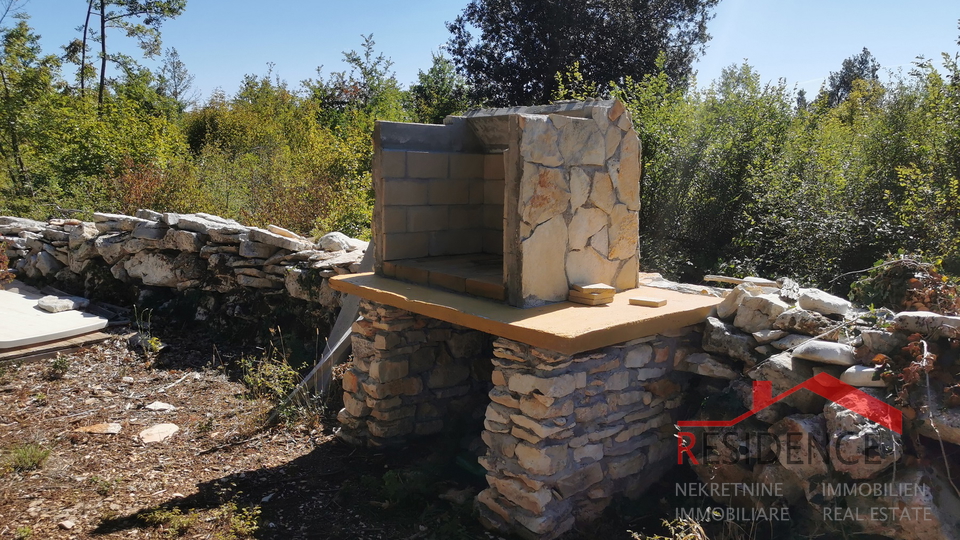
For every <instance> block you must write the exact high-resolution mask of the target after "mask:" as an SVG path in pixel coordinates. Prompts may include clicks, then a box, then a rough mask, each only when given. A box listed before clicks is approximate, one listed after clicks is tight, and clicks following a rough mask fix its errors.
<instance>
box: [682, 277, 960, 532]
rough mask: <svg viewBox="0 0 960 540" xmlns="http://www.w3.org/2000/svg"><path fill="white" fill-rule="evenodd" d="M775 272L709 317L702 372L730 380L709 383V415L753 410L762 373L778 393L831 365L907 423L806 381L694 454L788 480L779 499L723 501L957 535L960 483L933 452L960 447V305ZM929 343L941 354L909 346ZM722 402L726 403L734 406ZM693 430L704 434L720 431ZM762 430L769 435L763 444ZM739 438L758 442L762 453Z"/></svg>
mask: <svg viewBox="0 0 960 540" xmlns="http://www.w3.org/2000/svg"><path fill="white" fill-rule="evenodd" d="M764 281H765V280H756V281H754V282H748V283H744V284H741V285H739V286H737V287H736V288H735V289H733V290H732V291H730V292H729V294H728V295H727V296H726V298H725V299H724V301H723V302H722V303H721V304H719V305H718V306H717V309H716V316H715V317H710V318H708V319H707V321H706V325H705V329H704V335H703V342H702V345H703V349H704V350H706V351H708V352H709V353H710V354H708V355H704V357H705V359H709V360H708V361H706V362H699V363H698V365H695V366H691V368H693V369H690V371H693V372H696V373H700V374H702V375H707V376H710V377H714V378H718V379H727V380H728V381H724V382H723V383H719V382H717V383H712V384H705V385H701V386H700V387H699V388H698V392H699V393H701V394H702V396H703V398H702V399H703V400H704V403H705V406H704V408H703V410H702V411H701V413H700V415H699V419H701V420H706V419H710V420H715V419H723V420H730V419H732V418H735V417H737V416H738V415H739V414H741V413H743V412H746V411H748V410H752V409H753V408H754V403H753V399H754V391H753V390H754V387H753V385H754V383H755V382H760V383H764V384H765V383H769V384H770V386H771V388H772V395H773V396H774V397H776V396H778V395H780V394H782V393H784V392H787V391H789V390H791V389H793V388H794V387H795V386H797V385H799V384H802V383H805V382H807V381H808V380H810V379H811V378H813V377H814V376H816V375H817V374H820V373H828V374H830V375H833V376H834V377H836V378H838V379H840V381H842V382H844V383H847V384H848V385H850V386H853V387H856V388H857V389H858V390H859V391H860V392H863V393H864V394H866V395H868V396H870V397H872V398H874V399H876V400H879V401H880V402H885V403H886V404H888V405H890V406H892V407H894V408H893V410H894V411H896V410H897V408H899V410H900V413H895V414H896V416H900V415H901V413H902V422H903V430H904V432H903V434H902V435H901V434H899V433H896V432H894V431H893V430H891V429H889V428H888V427H885V426H884V425H881V424H878V423H877V422H875V421H872V420H870V419H868V418H865V417H864V416H861V415H860V414H858V413H857V412H855V411H853V410H849V409H848V408H846V407H845V406H843V405H841V404H839V403H834V402H833V401H828V400H826V399H825V398H824V397H821V396H820V395H818V394H816V393H813V392H810V391H808V390H801V391H799V392H796V393H794V394H792V395H790V396H789V397H787V398H785V399H783V400H782V401H778V402H776V403H774V404H773V405H771V406H768V407H766V408H763V409H761V410H759V411H757V412H756V414H753V415H752V416H751V417H750V418H748V419H746V420H745V421H743V422H741V423H739V424H737V425H736V426H733V427H729V428H721V429H719V430H713V431H714V433H713V435H712V436H714V437H715V438H714V440H723V441H724V444H723V445H717V446H718V447H720V450H721V452H720V454H719V455H711V456H708V457H709V459H708V460H706V461H703V462H701V463H700V464H699V465H694V467H693V468H694V470H695V471H696V472H697V473H698V474H699V475H700V478H701V481H702V482H703V483H736V484H743V485H760V484H765V485H772V484H776V485H780V486H781V487H782V497H780V498H779V500H774V498H770V497H763V496H756V497H754V496H751V495H745V496H742V497H739V498H738V499H737V500H733V501H731V500H729V499H724V500H717V502H718V503H722V504H730V505H733V506H737V507H741V508H754V507H756V508H771V507H774V506H781V505H783V506H784V507H787V508H789V509H790V511H791V515H794V516H808V519H809V521H810V526H811V528H812V529H817V530H818V532H819V533H821V534H823V533H824V532H834V533H836V534H839V531H840V530H843V529H846V530H850V529H851V528H855V529H859V530H860V532H861V533H862V534H876V535H883V536H886V537H890V538H898V539H911V540H920V539H924V538H958V534H957V531H958V530H960V529H958V524H960V496H958V495H960V494H958V493H957V492H956V491H955V490H954V489H953V488H952V487H950V486H948V483H949V482H948V481H947V478H948V476H949V474H948V471H947V470H946V469H945V468H944V462H943V458H933V457H932V456H933V455H936V454H939V453H940V448H941V444H942V445H943V446H942V448H945V449H946V456H945V457H946V459H949V460H953V458H952V457H950V456H953V455H955V454H956V453H957V451H958V449H960V412H958V411H960V409H958V407H957V403H960V400H957V399H956V398H952V397H951V396H953V395H954V394H956V392H955V391H954V390H952V388H956V387H957V386H956V385H957V382H958V380H957V377H958V375H957V366H958V365H960V364H958V357H957V354H956V351H957V350H958V346H957V344H958V343H960V339H958V338H960V317H955V316H945V315H940V314H936V313H929V312H901V313H893V312H891V311H889V310H886V309H878V310H866V309H861V308H858V307H856V306H854V305H852V304H851V303H850V302H848V301H846V300H844V299H842V298H838V297H836V296H832V295H830V294H827V293H825V292H823V291H820V290H817V289H803V288H800V287H798V286H797V284H796V283H794V282H792V281H791V280H789V279H782V280H779V281H778V282H769V281H766V282H764ZM911 343H912V344H913V345H914V346H913V347H911V346H910V344H911ZM924 348H925V349H924ZM923 350H927V351H929V352H930V353H932V354H936V355H937V357H927V359H926V360H923V359H922V353H921V358H919V359H918V358H917V355H916V354H915V353H914V352H911V351H923ZM912 361H917V362H919V363H918V364H917V365H915V366H911V365H910V364H911V362H912ZM911 369H913V370H915V371H914V372H913V375H912V376H911V375H910V374H909V373H907V372H909V371H910V370H911ZM927 373H929V376H925V374H927ZM846 403H847V404H849V403H852V401H847V402H846ZM716 411H723V416H722V418H717V415H716ZM689 431H691V432H692V433H693V434H694V435H695V436H696V438H697V440H699V441H703V440H704V438H705V437H708V436H711V435H708V434H706V432H705V431H704V430H700V429H693V428H691V429H690V430H689ZM764 437H765V438H764ZM761 438H764V439H763V440H765V441H766V442H767V443H769V444H768V445H767V444H765V445H759V444H757V442H756V441H757V440H760V439H761ZM751 439H752V440H751ZM727 447H729V448H734V449H735V448H745V449H749V452H750V453H749V457H750V458H752V460H746V459H743V457H744V456H742V455H738V454H737V453H736V452H734V453H733V454H730V453H729V452H726V450H725V448H727ZM924 447H926V448H927V449H926V450H925V449H924ZM925 454H926V457H921V456H923V455H925ZM701 457H704V456H703V455H702V454H701ZM918 460H927V462H926V464H925V465H922V464H920V463H919V461H918ZM688 461H689V460H688ZM953 461H954V463H955V460H953ZM954 474H955V473H954ZM904 485H906V486H907V489H904V488H903V486H904ZM835 486H843V488H842V489H836V488H835ZM875 486H883V489H875V488H874V487H875ZM878 508H884V509H898V511H897V513H895V514H894V513H891V512H889V511H885V512H884V513H878V511H877V510H876V509H878ZM848 509H849V510H850V512H851V513H850V514H847V513H846V512H847V511H848ZM854 512H856V514H854ZM847 515H859V516H864V518H863V519H848V518H844V517H843V516H847ZM837 516H840V517H839V518H838V517H837ZM878 516H882V517H878ZM903 516H914V517H907V518H904V517H903ZM918 516H919V517H918Z"/></svg>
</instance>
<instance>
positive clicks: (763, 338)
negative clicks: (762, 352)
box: [753, 330, 790, 345]
mask: <svg viewBox="0 0 960 540" xmlns="http://www.w3.org/2000/svg"><path fill="white" fill-rule="evenodd" d="M788 335H790V334H788V333H787V332H784V331H783V330H760V331H759V332H753V339H755V340H757V343H759V344H760V345H766V344H767V343H772V342H774V341H776V340H778V339H783V338H785V337H787V336H788Z"/></svg>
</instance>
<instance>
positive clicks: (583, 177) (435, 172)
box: [373, 101, 640, 308]
mask: <svg viewBox="0 0 960 540" xmlns="http://www.w3.org/2000/svg"><path fill="white" fill-rule="evenodd" d="M374 137H375V142H376V144H375V153H374V166H373V176H374V190H375V193H376V203H375V209H374V220H373V234H374V238H375V245H376V263H375V268H376V272H377V273H378V274H379V275H384V276H387V277H396V278H399V279H403V280H407V281H412V282H415V283H422V284H428V285H431V286H434V287H440V288H444V289H447V290H452V291H455V292H465V293H467V294H472V295H476V296H480V297H485V298H490V299H494V300H501V301H506V302H507V303H508V304H510V305H512V306H516V307H524V308H526V307H534V306H540V305H544V304H548V303H551V302H560V301H564V300H566V298H567V292H568V290H569V289H570V286H571V285H572V284H586V283H606V284H609V285H613V286H614V287H616V288H617V290H618V291H623V290H627V289H632V288H634V287H636V286H637V274H638V259H637V245H638V233H637V222H638V212H639V209H640V140H639V138H638V137H637V133H636V132H635V131H634V129H633V125H632V123H631V121H630V115H629V113H628V112H627V111H626V110H625V109H624V107H623V105H622V104H621V103H620V102H618V101H592V102H585V103H584V102H571V103H561V104H556V105H548V106H542V107H516V108H512V109H488V110H479V111H472V112H470V113H468V114H467V115H465V116H463V117H450V118H448V119H447V121H446V123H445V125H442V126H427V125H421V124H404V123H394V122H381V123H379V124H378V126H377V130H376V132H375V135H374Z"/></svg>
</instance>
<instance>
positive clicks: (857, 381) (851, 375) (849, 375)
mask: <svg viewBox="0 0 960 540" xmlns="http://www.w3.org/2000/svg"><path fill="white" fill-rule="evenodd" d="M880 373H881V370H879V369H877V368H875V367H867V366H860V365H855V366H850V367H849V368H847V370H846V371H844V372H843V375H840V382H845V383H847V384H849V385H850V386H856V387H874V388H884V387H886V386H887V383H886V382H884V380H883V379H881V378H880Z"/></svg>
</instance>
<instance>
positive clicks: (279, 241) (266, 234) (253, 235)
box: [241, 227, 314, 258]
mask: <svg viewBox="0 0 960 540" xmlns="http://www.w3.org/2000/svg"><path fill="white" fill-rule="evenodd" d="M247 234H248V237H249V239H250V240H251V241H253V242H259V243H261V244H266V245H268V246H273V247H276V248H280V249H288V250H290V251H303V250H307V249H313V248H314V245H313V243H312V242H310V241H308V240H305V239H302V238H301V239H294V238H288V237H286V236H282V235H279V234H275V233H272V232H270V231H268V230H266V229H258V228H256V227H253V228H251V229H250V230H249V231H248V233H247ZM242 245H243V244H241V246H242ZM241 252H242V247H241ZM274 252H276V250H274ZM271 255H272V254H271ZM264 258H265V257H264Z"/></svg>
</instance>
